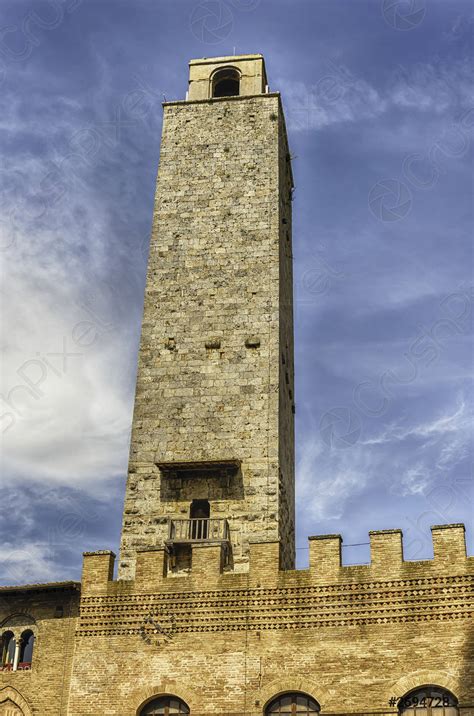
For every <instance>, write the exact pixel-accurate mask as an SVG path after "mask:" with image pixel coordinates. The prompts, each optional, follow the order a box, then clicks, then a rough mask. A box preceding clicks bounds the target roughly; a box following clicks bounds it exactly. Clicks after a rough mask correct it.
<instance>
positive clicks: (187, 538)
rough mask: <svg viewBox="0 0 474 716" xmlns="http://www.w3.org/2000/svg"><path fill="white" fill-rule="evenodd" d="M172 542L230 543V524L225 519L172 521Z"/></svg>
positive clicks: (170, 538)
mask: <svg viewBox="0 0 474 716" xmlns="http://www.w3.org/2000/svg"><path fill="white" fill-rule="evenodd" d="M169 540H170V541H171V542H176V543H177V542H180V543H183V542H215V541H221V542H228V541H229V523H228V522H227V520H225V519H213V518H201V517H199V518H194V519H189V520H171V521H170V528H169Z"/></svg>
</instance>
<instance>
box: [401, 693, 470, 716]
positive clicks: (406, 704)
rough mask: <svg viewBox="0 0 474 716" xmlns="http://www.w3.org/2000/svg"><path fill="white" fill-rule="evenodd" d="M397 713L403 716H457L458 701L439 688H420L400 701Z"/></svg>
mask: <svg viewBox="0 0 474 716" xmlns="http://www.w3.org/2000/svg"><path fill="white" fill-rule="evenodd" d="M398 713H399V714H403V716H458V701H457V699H456V697H455V696H453V694H451V693H450V692H449V691H448V690H447V689H443V688H441V687H440V686H422V687H421V688H419V689H415V690H414V691H410V692H409V693H408V694H406V695H405V696H404V697H403V698H402V699H400V702H399V706H398Z"/></svg>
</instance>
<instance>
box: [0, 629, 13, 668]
mask: <svg viewBox="0 0 474 716" xmlns="http://www.w3.org/2000/svg"><path fill="white" fill-rule="evenodd" d="M15 649H16V640H15V636H14V634H13V632H12V631H6V632H5V633H4V634H2V653H1V656H2V664H1V665H2V666H11V665H13V661H14V660H15Z"/></svg>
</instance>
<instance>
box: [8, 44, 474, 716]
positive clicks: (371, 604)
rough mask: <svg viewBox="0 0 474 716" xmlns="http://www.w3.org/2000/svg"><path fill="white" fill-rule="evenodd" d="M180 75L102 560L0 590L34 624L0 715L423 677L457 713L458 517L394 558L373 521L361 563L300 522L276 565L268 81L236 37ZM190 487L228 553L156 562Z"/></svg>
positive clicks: (243, 709) (287, 406)
mask: <svg viewBox="0 0 474 716" xmlns="http://www.w3.org/2000/svg"><path fill="white" fill-rule="evenodd" d="M233 63H235V64H236V65H238V66H240V69H241V71H242V88H243V89H244V91H245V93H246V94H245V96H241V97H235V98H232V99H224V100H221V99H219V100H209V99H208V98H209V90H210V87H211V86H212V77H213V76H214V75H213V73H214V71H215V70H216V69H218V68H219V67H220V66H223V65H224V66H228V65H229V64H233ZM239 63H240V65H239ZM191 78H192V83H191V87H190V95H189V96H190V100H191V101H189V102H187V103H182V102H180V103H169V104H167V105H166V106H165V124H164V130H163V145H162V159H161V163H160V172H159V181H158V191H157V197H156V207H155V221H154V227H153V241H152V248H151V253H150V265H149V272H148V281H147V295H146V301H145V315H144V322H143V334H142V343H141V349H140V362H139V371H138V383H137V395H136V404H135V416H134V423H133V435H132V447H131V459H130V471H129V478H128V485H127V495H126V501H125V508H124V520H123V538H122V552H121V569H120V573H119V576H120V578H119V579H116V580H114V578H113V574H114V560H115V555H114V554H113V552H111V551H109V550H101V551H98V552H92V553H91V552H86V553H85V554H84V566H83V574H82V582H81V585H80V586H81V599H80V603H78V597H79V595H78V588H79V585H76V584H73V583H63V584H57V585H35V586H34V587H23V588H16V589H8V588H3V589H0V627H1V633H4V632H5V630H8V629H15V630H16V631H15V634H16V635H19V634H21V633H22V630H23V629H24V628H25V625H30V624H31V623H32V622H34V629H35V634H36V635H37V642H36V646H35V650H34V654H33V661H32V668H31V671H21V670H19V671H16V672H11V671H0V714H3V713H4V714H5V716H107V715H108V716H142V707H143V706H144V705H145V704H146V703H148V702H149V701H150V699H153V698H154V697H157V696H161V695H169V696H173V697H177V698H180V699H182V700H183V701H184V702H185V703H186V704H187V706H188V707H189V709H190V712H191V716H198V714H199V715H201V716H203V715H204V714H206V715H208V716H217V714H223V715H224V714H226V715H227V716H239V715H240V714H241V715H242V716H266V714H265V708H266V706H267V704H268V703H269V702H270V701H271V700H272V699H273V698H274V697H275V696H277V695H279V694H282V693H284V692H288V691H289V692H304V693H306V694H308V695H309V696H311V697H312V698H313V699H314V700H315V701H316V702H317V703H318V704H319V705H320V707H321V712H322V714H332V715H333V716H336V715H338V716H344V715H345V714H354V716H356V715H357V716H365V715H368V714H393V716H395V714H397V707H396V705H394V704H392V705H389V700H390V699H391V698H392V697H402V696H404V695H406V694H407V693H408V692H410V691H411V690H412V689H415V688H418V687H421V686H426V685H430V684H431V685H436V686H438V687H442V688H444V689H447V690H448V691H450V692H451V693H452V694H453V695H454V697H455V698H456V699H457V701H458V702H459V709H458V713H459V715H460V716H474V707H473V704H474V666H473V665H474V628H473V622H472V614H473V609H474V586H473V585H474V579H473V577H474V558H473V557H467V556H466V547H465V537H464V527H463V526H462V525H458V524H454V525H438V526H435V527H433V528H432V532H433V548H434V558H433V560H427V561H417V562H408V561H404V559H403V540H402V534H401V531H400V530H382V531H376V532H371V533H370V544H371V562H370V564H367V565H355V566H350V567H349V566H342V565H341V543H342V537H341V536H340V535H319V536H315V537H310V539H309V568H308V569H303V570H294V569H291V568H290V567H291V566H292V564H293V552H294V543H293V540H294V527H293V525H294V521H293V518H294V514H293V513H294V476H293V460H294V458H293V451H294V441H293V326H292V300H291V296H292V275H291V211H290V188H291V170H290V163H289V155H288V147H287V142H286V135H285V130H284V120H283V116H282V112H281V104H280V99H279V97H278V95H276V94H262V92H263V91H264V89H265V85H266V77H265V70H264V66H263V60H262V58H261V56H257V55H256V56H250V57H248V58H245V59H243V58H223V59H221V60H219V59H216V58H210V59H206V60H200V61H195V62H193V63H191ZM195 100H200V101H195ZM196 465H198V467H199V469H197V468H196ZM196 499H207V500H209V501H210V504H211V517H214V518H218V519H219V520H222V519H223V518H226V517H227V518H228V519H229V522H230V526H231V542H232V552H233V554H232V560H230V561H229V555H228V550H227V546H226V545H227V541H226V540H221V539H211V536H212V535H210V534H209V535H207V536H208V537H209V539H206V541H199V540H195V541H194V542H193V544H192V546H191V548H190V549H189V550H188V551H187V552H186V553H184V554H182V555H181V557H182V559H181V562H180V569H176V561H177V554H176V550H175V551H173V548H172V547H170V546H169V545H168V544H166V538H167V536H168V520H169V518H170V517H172V518H174V519H176V518H181V517H185V518H186V517H188V515H189V505H190V501H191V500H196ZM219 524H220V522H219ZM437 713H439V714H440V716H443V713H442V711H441V709H434V710H433V712H432V714H431V715H430V714H425V713H424V712H421V714H420V716H436V714H437ZM446 716H448V714H447V713H446ZM449 716H452V715H451V714H449Z"/></svg>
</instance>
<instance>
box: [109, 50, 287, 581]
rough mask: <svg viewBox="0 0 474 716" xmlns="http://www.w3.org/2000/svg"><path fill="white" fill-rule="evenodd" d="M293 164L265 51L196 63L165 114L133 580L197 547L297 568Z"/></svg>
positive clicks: (147, 318) (138, 417) (136, 428)
mask: <svg viewBox="0 0 474 716" xmlns="http://www.w3.org/2000/svg"><path fill="white" fill-rule="evenodd" d="M292 186H293V183H292V173H291V161H290V154H289V150H288V143H287V137H286V130H285V121H284V116H283V112H282V105H281V100H280V95H279V93H272V92H269V89H268V85H267V79H266V73H265V64H264V59H263V57H262V55H240V56H235V57H214V58H205V59H201V60H193V61H191V62H190V78H189V91H188V93H187V95H186V100H185V101H176V102H166V103H165V104H164V120H163V134H162V142H161V155H160V165H159V171H158V185H157V192H156V198H155V207H154V218H153V230H152V239H151V248H150V256H149V264H148V275H147V283H146V295H145V308H144V318H143V326H142V336H141V344H140V352H139V365H138V379H137V389H136V398H135V410H134V419H133V427H132V439H131V451H130V466H129V476H128V482H127V489H126V497H125V509H124V518H123V530H122V543H121V561H120V567H119V577H120V578H122V579H130V578H132V577H133V575H134V572H135V558H136V552H137V551H140V550H142V549H146V548H148V547H156V546H160V545H164V546H165V547H166V552H167V555H168V558H167V559H168V561H167V571H168V573H169V574H170V575H172V574H173V573H175V572H176V573H180V572H181V573H182V572H183V571H186V570H188V569H189V567H190V560H191V553H192V550H191V546H192V544H194V543H196V542H203V543H209V542H211V543H213V544H216V543H219V542H220V543H221V545H222V559H223V566H224V569H229V570H232V569H233V570H235V571H245V570H246V569H247V568H248V566H247V565H248V544H249V541H253V542H255V541H257V542H266V541H269V540H279V541H280V563H281V567H282V568H284V569H289V568H292V567H293V565H294V410H295V408H294V387H293V311H292V249H291V194H292Z"/></svg>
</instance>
